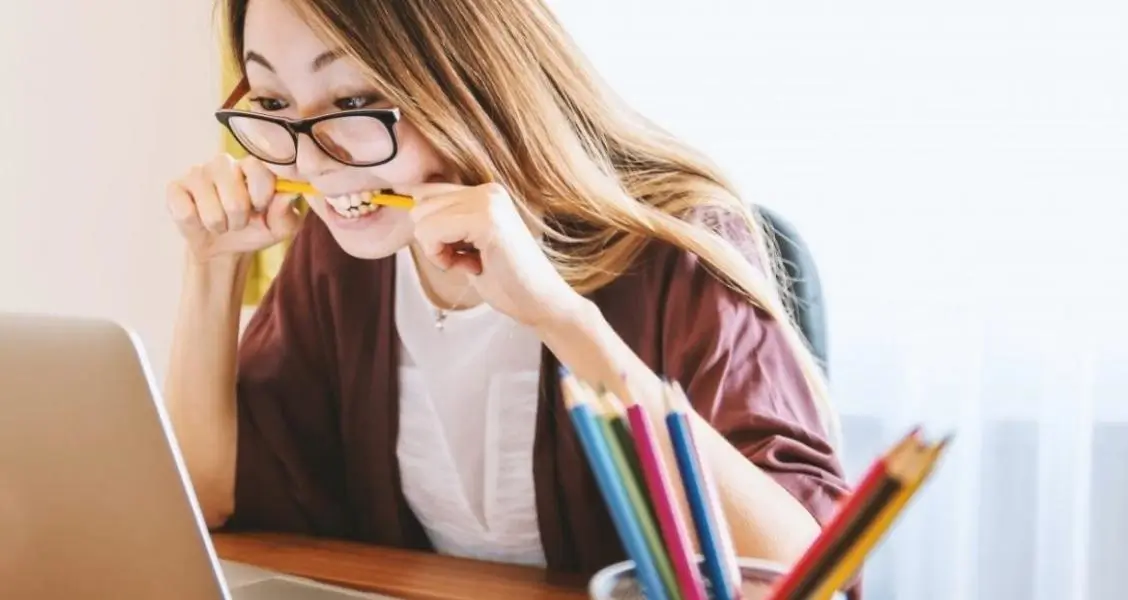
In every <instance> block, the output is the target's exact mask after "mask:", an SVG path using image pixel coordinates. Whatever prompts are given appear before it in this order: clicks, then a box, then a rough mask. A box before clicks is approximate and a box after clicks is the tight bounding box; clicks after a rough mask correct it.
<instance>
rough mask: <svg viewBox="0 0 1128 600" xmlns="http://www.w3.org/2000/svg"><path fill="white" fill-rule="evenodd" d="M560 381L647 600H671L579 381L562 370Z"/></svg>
mask: <svg viewBox="0 0 1128 600" xmlns="http://www.w3.org/2000/svg"><path fill="white" fill-rule="evenodd" d="M560 381H561V384H562V388H563V390H564V403H565V406H566V407H567V408H568V414H569V416H570V417H571V419H572V425H573V426H574V427H575V428H576V433H577V435H578V436H579V438H580V445H581V446H582V447H583V449H584V453H585V454H586V455H587V459H588V463H589V464H590V465H591V469H592V472H593V473H594V475H595V479H596V483H597V484H599V489H600V492H601V493H602V494H603V500H604V502H605V503H606V504H607V508H608V510H609V512H610V513H611V520H612V522H613V523H614V525H615V530H616V531H617V532H618V534H619V539H620V540H621V541H622V542H623V546H624V547H625V548H626V551H627V554H629V555H630V558H631V560H633V561H634V563H635V574H636V576H637V578H638V581H639V584H640V585H641V586H642V590H643V594H644V595H645V597H646V598H647V599H648V600H668V597H667V595H666V591H665V588H664V586H663V585H662V578H661V576H660V575H659V574H658V567H657V563H656V562H655V560H654V557H653V556H651V553H650V548H649V547H648V546H647V543H646V539H645V538H644V537H643V533H642V526H641V524H640V523H639V521H638V519H637V518H636V517H635V514H634V512H633V509H632V508H631V503H630V500H629V499H628V497H627V491H626V489H625V487H624V486H623V482H622V481H621V480H620V479H619V478H618V477H617V476H616V469H615V466H614V464H613V461H612V459H611V453H610V449H609V448H608V446H607V441H606V440H605V439H604V438H603V435H602V433H601V432H600V426H599V424H598V421H597V420H596V416H595V413H594V412H592V409H591V407H590V406H589V405H588V404H587V402H586V401H585V399H584V397H583V396H584V393H583V391H582V390H580V389H579V382H577V381H576V380H575V379H573V378H572V377H571V376H570V375H568V374H567V373H566V372H565V371H564V370H563V369H561V373H560Z"/></svg>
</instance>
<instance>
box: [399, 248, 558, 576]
mask: <svg viewBox="0 0 1128 600" xmlns="http://www.w3.org/2000/svg"><path fill="white" fill-rule="evenodd" d="M437 315H438V310H437V309H436V308H435V306H434V305H433V304H432V303H431V302H430V301H429V300H428V299H427V296H426V295H425V294H424V292H423V287H422V285H421V284H420V281H419V274H418V271H417V270H416V266H415V261H414V260H413V259H412V256H411V251H410V250H408V249H407V248H405V249H403V250H401V251H400V252H399V253H398V254H397V255H396V300H395V320H396V330H397V332H398V333H399V337H400V344H401V346H400V361H399V362H400V364H399V375H400V418H399V442H398V444H397V447H396V454H397V456H398V459H399V467H400V475H401V479H402V484H403V490H404V494H405V495H406V497H407V502H408V504H409V505H410V506H411V509H412V511H413V512H414V513H415V515H416V516H417V517H418V518H419V520H420V522H421V523H422V524H423V527H424V528H425V529H426V531H427V535H428V537H429V538H430V540H431V543H432V544H433V545H434V546H435V549H436V550H437V551H438V552H440V553H443V554H449V555H455V556H463V557H468V558H475V559H479V560H491V561H499V562H508V563H521V564H531V565H538V566H543V565H544V564H545V559H544V550H543V548H542V547H541V540H540V530H539V529H538V526H537V511H536V495H535V493H534V487H533V438H534V433H535V429H536V414H537V390H538V386H539V382H540V352H541V343H540V340H539V339H538V338H537V336H536V334H535V333H534V332H533V331H532V330H530V329H529V328H527V327H524V326H522V325H520V324H519V323H517V322H516V321H514V320H512V319H510V318H509V317H507V316H505V315H503V314H501V313H499V312H497V311H495V310H494V309H493V308H492V307H490V306H489V305H487V304H481V305H479V306H477V307H474V308H471V309H468V310H463V311H455V312H452V313H449V314H448V315H447V317H446V319H445V322H444V325H443V328H442V329H441V330H440V329H439V328H437V327H436V325H435V322H436V316H437Z"/></svg>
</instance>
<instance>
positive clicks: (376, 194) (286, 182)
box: [274, 179, 415, 209]
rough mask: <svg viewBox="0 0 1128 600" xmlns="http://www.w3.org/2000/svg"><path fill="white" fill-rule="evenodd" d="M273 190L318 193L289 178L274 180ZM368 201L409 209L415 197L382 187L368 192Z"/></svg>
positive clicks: (306, 193)
mask: <svg viewBox="0 0 1128 600" xmlns="http://www.w3.org/2000/svg"><path fill="white" fill-rule="evenodd" d="M274 191H275V192H278V193H280V194H302V195H306V196H311V195H315V194H319V192H318V191H317V189H316V188H314V187H313V185H312V184H309V183H306V182H304V181H293V180H290V179H277V180H275V182H274ZM368 194H369V196H368V201H369V202H371V203H373V204H383V205H385V206H393V207H396V208H403V209H410V208H412V207H413V206H415V199H414V198H412V197H411V196H405V195H403V194H397V193H395V192H394V191H392V190H390V189H383V190H378V191H373V192H369V193H368Z"/></svg>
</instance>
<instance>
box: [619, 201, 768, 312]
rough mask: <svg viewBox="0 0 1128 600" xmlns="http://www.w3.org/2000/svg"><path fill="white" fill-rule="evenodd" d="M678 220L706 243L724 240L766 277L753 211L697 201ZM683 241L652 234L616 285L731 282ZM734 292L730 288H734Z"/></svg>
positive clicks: (660, 287) (648, 287)
mask: <svg viewBox="0 0 1128 600" xmlns="http://www.w3.org/2000/svg"><path fill="white" fill-rule="evenodd" d="M679 218H680V220H681V221H683V222H684V223H685V224H687V225H689V226H690V227H693V228H696V229H697V230H698V231H700V232H702V233H706V234H711V235H709V236H708V237H709V238H710V239H709V242H708V243H710V244H720V245H727V246H728V247H729V248H730V249H731V250H735V252H736V254H738V255H739V257H734V258H741V259H743V260H744V261H745V263H746V266H751V267H752V269H753V270H754V272H755V274H756V276H757V277H760V278H764V279H767V278H770V277H771V272H772V271H771V268H770V264H771V263H770V261H771V258H770V255H769V254H768V246H767V245H766V244H765V243H764V241H765V240H764V234H763V232H762V230H761V229H760V226H759V224H758V222H757V221H756V216H755V212H748V213H744V212H742V211H737V210H733V209H731V208H726V207H718V206H702V207H696V208H693V209H691V210H689V211H687V212H686V213H684V214H682V215H681V216H680V217H679ZM687 246H688V245H687V244H676V243H674V242H671V241H668V240H664V239H659V238H651V239H650V240H648V241H647V242H646V243H645V245H644V246H643V247H642V249H641V251H640V252H639V253H638V255H637V256H636V257H635V259H634V260H632V261H631V264H630V266H629V267H628V268H627V269H626V270H625V271H624V273H623V276H622V277H620V278H619V279H617V280H616V281H615V283H614V284H612V285H616V286H626V287H634V288H639V289H640V291H643V290H645V291H649V292H652V293H658V292H662V291H665V292H668V291H669V288H670V286H675V287H688V288H693V289H698V290H700V289H702V288H706V287H714V286H720V287H723V288H726V289H727V288H731V286H729V285H728V284H727V282H726V277H725V273H723V272H722V271H721V269H720V268H719V267H718V266H717V265H714V264H710V263H709V262H708V261H706V260H705V259H704V258H702V256H701V255H700V254H698V253H697V252H694V251H693V250H691V249H690V248H688V247H687ZM733 293H734V294H735V293H736V292H735V291H734V292H733Z"/></svg>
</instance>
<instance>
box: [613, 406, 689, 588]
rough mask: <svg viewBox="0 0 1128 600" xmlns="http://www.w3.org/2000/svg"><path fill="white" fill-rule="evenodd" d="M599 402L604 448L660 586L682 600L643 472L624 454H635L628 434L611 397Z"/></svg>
mask: <svg viewBox="0 0 1128 600" xmlns="http://www.w3.org/2000/svg"><path fill="white" fill-rule="evenodd" d="M598 401H599V402H600V403H601V404H602V405H603V406H602V410H601V412H600V413H599V416H600V419H599V421H600V425H601V426H602V431H603V435H604V438H605V440H606V442H607V447H608V448H609V449H610V451H611V458H612V460H613V462H614V463H615V466H616V467H617V468H618V471H619V477H620V479H621V480H622V482H623V486H624V487H625V488H626V491H627V497H628V498H629V499H630V501H631V505H632V506H633V507H634V515H635V518H636V519H638V522H639V525H640V526H641V527H642V534H643V537H644V538H645V539H646V543H647V545H648V546H649V547H650V553H651V556H653V557H654V562H655V565H656V566H657V567H658V575H659V576H660V577H661V578H662V584H663V585H664V586H665V587H666V594H667V595H669V597H670V598H671V599H676V600H681V598H682V595H681V592H680V591H679V590H678V582H677V577H676V576H675V575H674V567H673V563H671V562H670V555H669V553H668V552H667V551H666V547H665V545H663V544H662V536H661V535H660V534H659V533H658V525H657V523H656V522H655V519H654V513H653V510H652V509H651V506H650V503H649V502H648V501H647V497H646V494H645V493H644V489H645V488H644V487H643V480H642V473H641V472H640V471H639V468H638V467H636V468H631V464H630V462H631V461H630V460H629V459H628V458H627V454H632V455H633V454H634V444H633V443H632V442H631V434H630V432H629V431H628V430H627V429H626V424H625V423H623V419H622V417H620V416H618V414H617V413H616V412H611V411H614V407H613V406H610V405H609V403H610V402H611V401H612V399H611V397H610V396H609V395H608V394H602V395H601V397H600V398H599V400H598ZM634 462H635V464H636V465H637V464H638V458H637V457H635V461H634Z"/></svg>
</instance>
